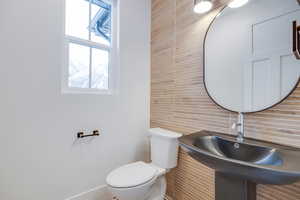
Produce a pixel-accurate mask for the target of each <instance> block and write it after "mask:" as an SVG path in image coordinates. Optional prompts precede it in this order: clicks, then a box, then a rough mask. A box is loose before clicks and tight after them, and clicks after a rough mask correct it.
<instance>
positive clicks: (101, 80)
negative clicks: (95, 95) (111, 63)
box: [91, 49, 109, 90]
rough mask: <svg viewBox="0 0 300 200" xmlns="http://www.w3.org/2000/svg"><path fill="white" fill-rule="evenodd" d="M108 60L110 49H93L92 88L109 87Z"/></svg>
mask: <svg viewBox="0 0 300 200" xmlns="http://www.w3.org/2000/svg"><path fill="white" fill-rule="evenodd" d="M108 60H109V52H108V51H105V50H100V49H92V81H91V85H92V88H96V89H103V90H107V89H108Z"/></svg>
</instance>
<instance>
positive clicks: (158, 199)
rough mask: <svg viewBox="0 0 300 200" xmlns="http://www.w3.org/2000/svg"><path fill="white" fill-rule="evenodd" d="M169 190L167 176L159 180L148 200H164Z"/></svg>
mask: <svg viewBox="0 0 300 200" xmlns="http://www.w3.org/2000/svg"><path fill="white" fill-rule="evenodd" d="M166 190H167V182H166V178H165V176H160V177H158V178H157V180H156V182H155V184H154V185H153V186H152V189H151V191H150V196H149V197H148V198H147V199H146V200H164V199H165V195H166Z"/></svg>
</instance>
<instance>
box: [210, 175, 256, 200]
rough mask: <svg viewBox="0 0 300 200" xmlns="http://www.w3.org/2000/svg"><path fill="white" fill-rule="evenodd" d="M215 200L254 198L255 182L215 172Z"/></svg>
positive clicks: (254, 199) (249, 199)
mask: <svg viewBox="0 0 300 200" xmlns="http://www.w3.org/2000/svg"><path fill="white" fill-rule="evenodd" d="M215 194H216V198H215V199H216V200H256V184H255V183H253V182H250V181H248V180H244V179H239V178H237V177H233V176H231V175H228V174H225V173H222V172H216V173H215Z"/></svg>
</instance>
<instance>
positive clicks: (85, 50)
mask: <svg viewBox="0 0 300 200" xmlns="http://www.w3.org/2000/svg"><path fill="white" fill-rule="evenodd" d="M89 65H90V48H89V47H86V46H81V45H77V44H73V43H70V44H69V87H74V88H89V73H90V69H89Z"/></svg>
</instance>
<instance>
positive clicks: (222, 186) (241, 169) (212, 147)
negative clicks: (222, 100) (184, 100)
mask: <svg viewBox="0 0 300 200" xmlns="http://www.w3.org/2000/svg"><path fill="white" fill-rule="evenodd" d="M179 142H180V146H181V147H183V149H185V150H186V151H187V152H188V154H189V155H190V156H192V157H193V158H194V159H196V160H197V161H199V162H201V163H203V164H204V165H206V166H208V167H210V168H213V169H214V170H216V175H215V179H216V180H215V184H216V200H228V199H230V200H255V199H256V184H258V183H260V184H276V185H284V184H291V183H294V182H296V181H298V180H300V149H298V148H293V147H288V146H283V145H278V144H273V143H269V142H264V141H259V140H254V139H245V140H244V142H242V143H238V142H237V141H236V137H235V136H229V135H226V134H222V133H215V132H209V131H201V132H198V133H194V134H191V135H188V136H183V137H181V138H180V139H179Z"/></svg>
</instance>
